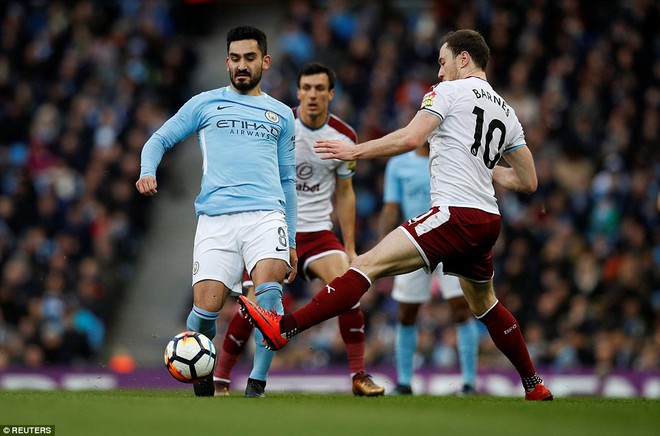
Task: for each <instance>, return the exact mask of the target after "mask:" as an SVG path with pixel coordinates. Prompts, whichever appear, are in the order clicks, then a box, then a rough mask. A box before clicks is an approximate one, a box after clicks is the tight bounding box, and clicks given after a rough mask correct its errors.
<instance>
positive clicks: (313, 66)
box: [298, 62, 336, 89]
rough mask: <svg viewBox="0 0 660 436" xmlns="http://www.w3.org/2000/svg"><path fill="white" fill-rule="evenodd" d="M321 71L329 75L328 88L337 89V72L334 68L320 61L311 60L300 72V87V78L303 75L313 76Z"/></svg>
mask: <svg viewBox="0 0 660 436" xmlns="http://www.w3.org/2000/svg"><path fill="white" fill-rule="evenodd" d="M321 73H324V74H325V75H326V76H328V89H335V80H336V75H335V72H334V71H333V70H332V68H330V67H328V66H326V65H323V64H320V63H318V62H311V63H309V64H306V65H305V66H303V67H302V69H301V70H300V73H298V88H300V79H301V78H302V76H311V75H313V74H321Z"/></svg>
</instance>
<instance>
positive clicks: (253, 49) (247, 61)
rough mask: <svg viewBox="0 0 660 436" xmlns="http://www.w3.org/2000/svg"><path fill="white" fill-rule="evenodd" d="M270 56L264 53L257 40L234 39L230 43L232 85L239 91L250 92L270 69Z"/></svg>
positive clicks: (229, 60) (230, 77)
mask: <svg viewBox="0 0 660 436" xmlns="http://www.w3.org/2000/svg"><path fill="white" fill-rule="evenodd" d="M269 65H270V56H269V55H265V56H264V55H263V54H262V53H261V50H260V49H259V45H258V44H257V41H255V40H241V41H234V42H232V43H231V44H230V45H229V53H228V54H227V72H228V73H229V80H230V81H231V84H232V86H233V87H234V89H236V90H237V91H239V92H249V91H251V90H253V89H254V88H256V87H257V86H258V85H259V82H261V75H262V73H263V70H266V69H268V67H269Z"/></svg>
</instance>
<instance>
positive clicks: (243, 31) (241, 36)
mask: <svg viewBox="0 0 660 436" xmlns="http://www.w3.org/2000/svg"><path fill="white" fill-rule="evenodd" d="M246 39H254V40H255V41H257V45H258V46H259V50H261V54H262V55H263V56H266V55H267V54H268V41H267V39H266V34H265V33H264V32H262V31H261V30H259V29H257V28H256V27H252V26H238V27H234V28H232V29H230V30H229V32H227V52H229V44H231V43H232V42H234V41H243V40H246Z"/></svg>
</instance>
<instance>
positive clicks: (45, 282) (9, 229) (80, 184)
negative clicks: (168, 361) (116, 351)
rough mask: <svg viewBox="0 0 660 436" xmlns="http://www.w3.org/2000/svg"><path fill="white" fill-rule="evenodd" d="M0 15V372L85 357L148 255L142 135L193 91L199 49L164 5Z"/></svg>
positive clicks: (45, 8)
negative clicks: (143, 248) (139, 189)
mask: <svg viewBox="0 0 660 436" xmlns="http://www.w3.org/2000/svg"><path fill="white" fill-rule="evenodd" d="M0 16H1V17H2V18H1V22H0V270H1V271H2V276H1V279H0V368H2V367H5V366H8V365H11V364H17V365H23V366H27V367H39V366H42V365H45V364H70V363H84V362H86V361H89V360H90V359H92V358H94V357H96V356H97V355H98V353H99V352H100V350H101V349H102V346H103V345H104V340H105V333H106V331H107V328H108V326H109V323H110V322H112V320H113V315H114V314H113V309H114V305H115V303H116V301H117V299H118V298H119V297H121V294H122V292H123V291H124V290H125V288H126V286H127V284H128V283H129V282H130V280H131V279H132V277H133V276H134V268H135V262H136V259H137V256H139V254H140V242H141V239H142V237H143V235H144V233H145V231H146V224H147V222H148V218H149V213H148V212H149V208H148V207H147V203H146V202H145V200H143V199H142V198H140V196H139V195H136V190H135V187H134V184H135V181H136V180H137V176H138V175H139V172H140V152H141V150H142V145H143V144H144V142H145V141H146V139H147V138H148V137H149V135H151V133H153V132H154V131H155V130H156V129H157V128H158V127H160V125H161V124H162V123H163V122H164V121H165V120H166V119H167V118H168V117H169V116H170V115H171V113H172V112H173V111H175V110H176V109H178V107H179V106H180V105H181V104H183V102H185V101H186V100H187V98H188V97H189V96H190V92H191V91H190V89H189V83H188V82H189V79H190V70H191V68H192V69H194V66H195V61H196V59H195V56H194V52H193V51H191V49H190V48H189V46H188V44H189V43H188V42H187V41H185V40H183V39H181V38H180V37H179V36H177V32H176V30H177V29H176V27H175V22H174V21H173V16H172V9H171V8H170V7H169V6H168V5H167V4H165V3H163V2H134V1H121V2H92V1H32V2H2V5H0ZM164 173H166V171H165V172H164Z"/></svg>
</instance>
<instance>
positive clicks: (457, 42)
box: [440, 29, 490, 70]
mask: <svg viewBox="0 0 660 436" xmlns="http://www.w3.org/2000/svg"><path fill="white" fill-rule="evenodd" d="M445 43H446V44H447V48H448V49H449V50H451V52H452V53H453V54H454V56H458V55H459V54H461V53H462V52H464V51H466V52H468V53H470V56H471V57H472V60H473V61H474V63H475V64H476V65H477V66H478V67H479V68H481V69H482V70H485V69H486V66H487V65H488V59H490V49H489V48H488V44H486V40H484V37H483V36H481V34H480V33H479V32H477V31H476V30H471V29H461V30H457V31H455V32H449V33H448V34H447V35H445V37H444V38H443V39H442V43H441V44H440V47H442V46H443V45H444V44H445Z"/></svg>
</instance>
